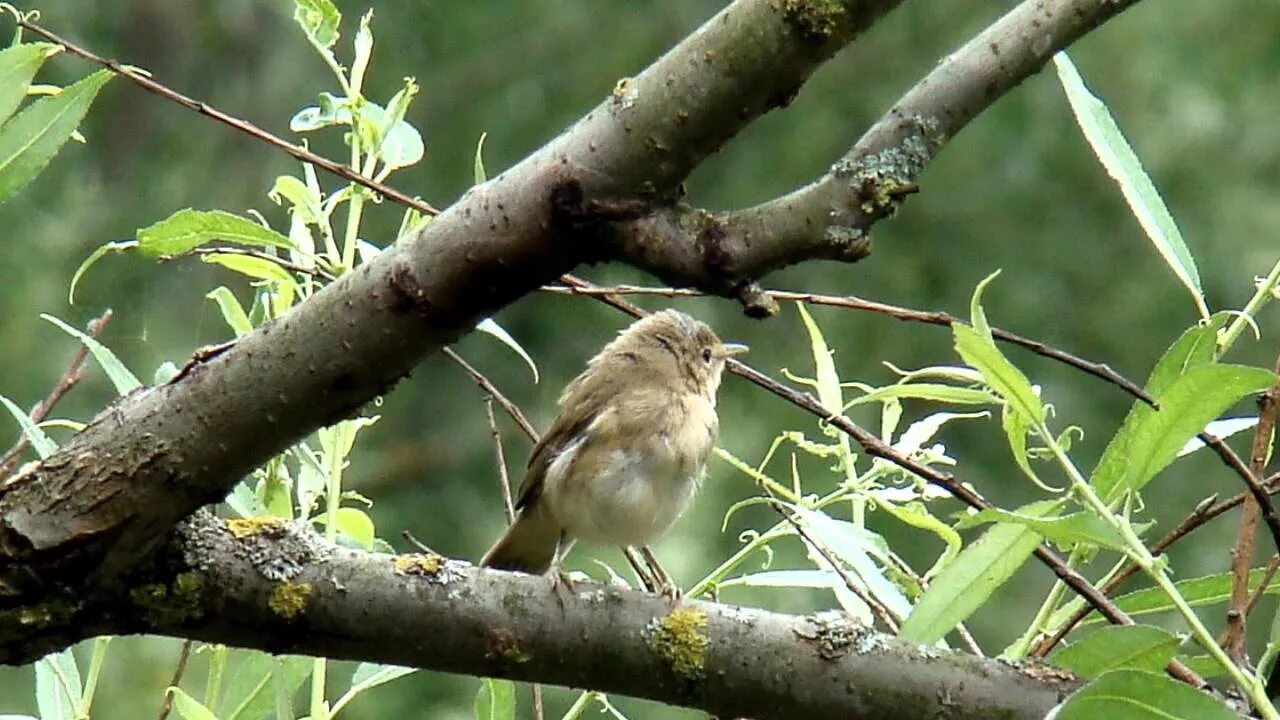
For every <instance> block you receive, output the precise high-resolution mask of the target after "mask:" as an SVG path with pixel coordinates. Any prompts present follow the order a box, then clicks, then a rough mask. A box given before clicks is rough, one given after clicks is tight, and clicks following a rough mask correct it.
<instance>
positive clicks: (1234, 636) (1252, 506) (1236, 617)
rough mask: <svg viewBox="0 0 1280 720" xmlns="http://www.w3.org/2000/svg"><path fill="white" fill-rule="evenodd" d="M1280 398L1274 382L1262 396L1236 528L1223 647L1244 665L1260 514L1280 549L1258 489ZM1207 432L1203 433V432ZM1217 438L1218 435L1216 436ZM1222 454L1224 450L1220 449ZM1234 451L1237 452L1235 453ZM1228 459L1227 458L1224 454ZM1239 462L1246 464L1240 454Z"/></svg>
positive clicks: (1274, 521)
mask: <svg viewBox="0 0 1280 720" xmlns="http://www.w3.org/2000/svg"><path fill="white" fill-rule="evenodd" d="M1276 371H1277V372H1280V358H1277V360H1276ZM1278 400H1280V385H1273V386H1272V387H1270V388H1269V389H1268V390H1267V391H1266V392H1265V393H1263V394H1262V396H1261V397H1260V398H1259V399H1258V424H1257V425H1255V426H1254V428H1253V443H1252V445H1251V451H1250V453H1249V466H1248V467H1247V468H1245V470H1246V472H1245V473H1244V474H1245V475H1247V476H1248V478H1247V479H1246V480H1245V482H1246V484H1247V485H1248V486H1249V490H1250V491H1251V492H1253V496H1252V497H1251V498H1250V499H1249V500H1246V501H1245V504H1244V510H1243V512H1242V513H1241V514H1240V526H1239V528H1237V531H1236V542H1235V545H1233V546H1232V548H1231V602H1230V603H1228V605H1227V629H1226V632H1225V633H1224V642H1223V649H1224V650H1226V651H1227V654H1228V655H1229V656H1231V659H1232V660H1234V661H1235V662H1236V664H1237V665H1239V666H1240V667H1246V666H1247V663H1248V651H1247V648H1246V646H1245V635H1246V632H1247V628H1248V622H1249V617H1248V616H1249V570H1250V569H1251V568H1252V567H1253V552H1254V540H1255V537H1256V536H1257V533H1258V517H1259V516H1262V518H1263V519H1264V520H1265V521H1266V523H1267V527H1268V528H1269V529H1270V530H1271V537H1272V542H1273V543H1274V544H1275V546H1276V550H1277V551H1280V517H1277V516H1276V509H1275V506H1274V505H1272V504H1271V498H1269V497H1267V496H1266V493H1259V492H1257V491H1256V490H1255V487H1256V486H1257V484H1258V483H1257V479H1256V478H1257V477H1258V476H1259V475H1261V474H1262V473H1264V472H1266V470H1267V468H1266V465H1267V455H1268V454H1269V453H1270V451H1271V437H1272V434H1273V432H1274V431H1275V427H1276V409H1277V401H1278ZM1204 435H1207V433H1201V436H1204ZM1215 439H1216V438H1215ZM1213 447H1214V449H1221V448H1226V444H1225V443H1223V442H1222V441H1221V440H1218V441H1217V442H1216V443H1215V444H1214V445H1213ZM1219 454H1221V453H1219ZM1233 455H1234V453H1233ZM1224 459H1225V458H1224ZM1235 462H1236V463H1238V464H1240V465H1241V466H1243V465H1244V463H1243V462H1241V460H1240V458H1239V457H1236V458H1235Z"/></svg>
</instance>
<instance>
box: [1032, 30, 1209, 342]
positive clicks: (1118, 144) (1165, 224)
mask: <svg viewBox="0 0 1280 720" xmlns="http://www.w3.org/2000/svg"><path fill="white" fill-rule="evenodd" d="M1053 62H1054V64H1055V65H1056V66H1057V68H1058V79H1059V81H1061V82H1062V88H1063V90H1065V91H1066V93H1067V101H1068V102H1070V103H1071V110H1072V112H1073V113H1075V116H1076V122H1077V123H1079V124H1080V129H1081V130H1082V131H1083V132H1084V137H1085V139H1086V140H1088V141H1089V145H1090V146H1092V147H1093V152H1094V154H1095V155H1097V156H1098V160H1100V161H1101V162H1102V166H1103V167H1104V168H1106V170H1107V174H1108V175H1110V176H1111V179H1113V180H1115V181H1116V184H1117V185H1119V186H1120V192H1121V193H1123V194H1124V199H1125V201H1126V202H1127V203H1129V209H1130V210H1132V211H1133V216H1134V217H1135V218H1137V219H1138V224H1140V225H1141V226H1142V229H1143V231H1144V232H1146V234H1147V237H1148V238H1150V239H1151V242H1152V244H1154V245H1155V248H1156V250H1157V251H1158V252H1159V253H1160V257H1162V258H1164V261H1165V262H1166V263H1167V264H1168V265H1169V267H1170V269H1172V270H1173V274H1174V275H1176V276H1177V277H1178V280H1179V281H1180V282H1181V283H1182V284H1183V285H1184V286H1186V288H1187V290H1189V291H1190V292H1191V296H1192V299H1193V300H1194V301H1195V303H1196V308H1197V309H1198V310H1199V311H1200V314H1201V316H1203V317H1208V316H1209V309H1208V307H1207V306H1206V305H1205V301H1204V290H1202V289H1201V287H1200V273H1199V271H1198V270H1196V263H1195V260H1194V259H1193V258H1192V257H1191V251H1190V250H1189V249H1188V248H1187V244H1186V242H1185V241H1184V240H1183V239H1182V233H1181V232H1180V231H1179V230H1178V224H1177V223H1176V222H1174V220H1173V215H1171V214H1170V213H1169V208H1168V207H1166V206H1165V204H1164V200H1163V199H1162V198H1161V197H1160V193H1159V191H1157V190H1156V187H1155V185H1154V184H1153V183H1152V182H1151V178H1150V176H1148V175H1147V172H1146V170H1144V169H1143V167H1142V161H1141V160H1139V159H1138V156H1137V154H1136V153H1134V152H1133V148H1132V147H1130V146H1129V142H1128V141H1127V140H1125V137H1124V133H1122V132H1121V131H1120V127H1119V126H1118V125H1116V121H1115V119H1114V118H1113V117H1112V116H1111V112H1110V111H1109V110H1108V109H1107V106H1106V105H1105V104H1103V102H1102V101H1101V100H1099V99H1098V98H1097V97H1096V96H1095V95H1093V93H1091V92H1089V89H1088V88H1087V87H1085V84H1084V80H1082V79H1081V78H1080V73H1079V72H1078V71H1077V70H1076V67H1075V65H1074V64H1072V62H1071V58H1070V57H1068V56H1067V54H1066V53H1065V52H1060V53H1058V54H1057V55H1054V57H1053Z"/></svg>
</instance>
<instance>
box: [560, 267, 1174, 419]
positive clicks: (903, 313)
mask: <svg viewBox="0 0 1280 720" xmlns="http://www.w3.org/2000/svg"><path fill="white" fill-rule="evenodd" d="M542 290H544V291H546V292H552V293H559V294H566V295H585V296H589V297H600V296H605V297H609V296H612V297H620V296H623V295H657V296H660V297H700V296H702V295H703V294H704V293H701V292H699V291H697V290H686V289H680V288H659V287H641V286H636V285H617V286H614V287H584V286H581V285H576V284H571V283H566V284H564V285H547V286H544V287H543V288H542ZM763 294H764V296H766V297H769V298H772V299H773V300H775V301H777V300H788V301H793V302H803V303H808V304H810V305H827V306H830V307H840V308H848V309H851V310H863V311H867V312H874V313H880V314H882V315H888V316H889V317H892V318H896V319H898V320H903V321H909V322H918V323H924V324H927V325H940V326H944V327H950V326H951V325H952V324H954V323H956V322H958V321H959V318H957V317H955V316H954V315H951V314H950V313H945V312H937V311H925V310H913V309H911V308H905V307H901V306H898V305H889V304H887V303H881V302H875V301H872V300H864V299H862V298H859V297H855V296H852V295H844V296H838V295H819V294H816V293H806V292H791V291H787V290H765V291H763ZM991 334H992V336H994V337H995V338H996V339H997V340H1001V341H1003V342H1007V343H1009V344H1011V345H1017V346H1019V347H1023V348H1026V349H1027V350H1030V351H1032V352H1034V353H1036V354H1038V355H1041V356H1044V357H1047V358H1050V359H1052V360H1056V361H1058V362H1061V363H1064V364H1066V365H1070V366H1071V367H1074V368H1076V369H1077V370H1080V371H1082V372H1085V373H1088V374H1089V375H1092V376H1094V377H1096V378H1100V379H1102V380H1105V381H1106V382H1109V383H1111V384H1113V385H1118V386H1119V387H1121V388H1123V389H1124V391H1125V392H1127V393H1129V394H1130V395H1132V396H1134V397H1135V398H1138V399H1139V400H1141V401H1143V402H1145V403H1147V404H1148V405H1150V406H1151V407H1154V408H1159V407H1160V406H1159V404H1158V403H1157V402H1156V399H1155V398H1153V397H1151V395H1150V393H1148V392H1147V391H1146V390H1143V389H1142V387H1141V386H1139V385H1138V384H1137V383H1135V382H1133V381H1132V380H1129V379H1128V378H1126V377H1124V376H1123V375H1121V374H1120V373H1118V372H1116V371H1115V370H1112V369H1111V367H1110V366H1109V365H1107V364H1105V363H1096V362H1092V361H1090V360H1085V359H1084V358H1081V357H1079V356H1077V355H1073V354H1071V353H1069V352H1067V351H1065V350H1060V349H1058V348H1055V347H1053V346H1051V345H1048V344H1046V343H1043V342H1040V341H1039V340H1032V339H1030V338H1025V337H1022V336H1021V335H1017V334H1014V333H1011V332H1009V331H1007V330H1001V329H999V328H992V329H991Z"/></svg>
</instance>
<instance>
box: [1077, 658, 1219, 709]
mask: <svg viewBox="0 0 1280 720" xmlns="http://www.w3.org/2000/svg"><path fill="white" fill-rule="evenodd" d="M1054 717H1055V719H1056V720H1097V719H1098V718H1107V720H1239V718H1240V716H1238V715H1236V714H1235V713H1234V712H1231V711H1230V710H1228V709H1227V706H1226V705H1224V704H1222V703H1221V702H1219V701H1218V700H1215V699H1214V698H1213V697H1212V696H1211V695H1208V694H1206V693H1203V692H1200V691H1199V690H1197V689H1196V688H1193V687H1191V686H1190V685H1187V684H1185V683H1181V682H1178V681H1177V680H1174V679H1173V678H1171V677H1169V676H1167V675H1164V674H1161V673H1154V672H1145V671H1142V670H1112V671H1111V672H1109V673H1106V674H1104V675H1102V676H1101V677H1099V678H1098V679H1097V680H1094V681H1093V682H1091V683H1089V684H1088V685H1085V686H1084V687H1082V688H1080V689H1079V690H1077V691H1076V692H1075V694H1073V695H1072V696H1071V697H1070V698H1068V699H1067V702H1066V703H1064V704H1063V705H1062V707H1060V708H1059V709H1058V714H1057V715H1055V716H1054Z"/></svg>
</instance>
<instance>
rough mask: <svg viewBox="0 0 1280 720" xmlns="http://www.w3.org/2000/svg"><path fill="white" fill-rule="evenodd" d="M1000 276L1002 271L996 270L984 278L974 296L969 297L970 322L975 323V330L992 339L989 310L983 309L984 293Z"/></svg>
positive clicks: (974, 291) (974, 290) (975, 289)
mask: <svg viewBox="0 0 1280 720" xmlns="http://www.w3.org/2000/svg"><path fill="white" fill-rule="evenodd" d="M999 276H1000V271H999V270H996V271H995V272H993V273H991V274H990V275H988V276H986V277H985V278H983V279H982V282H980V283H978V287H976V288H974V289H973V297H971V298H970V299H969V322H970V323H972V324H973V329H974V330H977V331H978V333H979V334H981V335H982V336H983V337H985V338H987V339H988V340H990V339H991V326H990V325H988V324H987V312H986V311H985V310H983V309H982V293H984V292H986V290H987V286H988V285H990V284H991V283H992V282H993V281H994V280H995V279H996V278H997V277H999Z"/></svg>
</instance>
